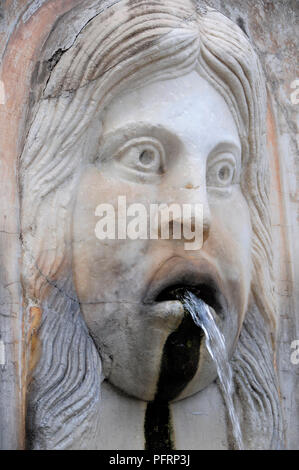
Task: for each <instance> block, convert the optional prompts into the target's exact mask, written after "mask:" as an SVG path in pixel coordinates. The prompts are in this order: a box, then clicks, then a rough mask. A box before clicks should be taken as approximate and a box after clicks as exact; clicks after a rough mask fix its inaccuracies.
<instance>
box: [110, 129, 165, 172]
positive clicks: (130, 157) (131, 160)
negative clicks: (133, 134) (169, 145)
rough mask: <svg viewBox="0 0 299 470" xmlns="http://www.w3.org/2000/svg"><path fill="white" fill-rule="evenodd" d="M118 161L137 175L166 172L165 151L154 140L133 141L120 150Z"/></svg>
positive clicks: (141, 139)
mask: <svg viewBox="0 0 299 470" xmlns="http://www.w3.org/2000/svg"><path fill="white" fill-rule="evenodd" d="M116 161H117V164H118V165H121V166H122V167H125V168H127V169H129V170H131V171H134V172H135V173H144V174H148V175H159V174H162V173H163V172H164V171H165V153H164V149H163V147H162V145H161V144H160V142H158V141H157V140H156V139H153V138H142V137H141V138H138V139H133V140H131V141H130V142H128V143H127V144H125V145H124V146H123V147H122V148H121V149H120V150H119V152H118V154H117V156H116Z"/></svg>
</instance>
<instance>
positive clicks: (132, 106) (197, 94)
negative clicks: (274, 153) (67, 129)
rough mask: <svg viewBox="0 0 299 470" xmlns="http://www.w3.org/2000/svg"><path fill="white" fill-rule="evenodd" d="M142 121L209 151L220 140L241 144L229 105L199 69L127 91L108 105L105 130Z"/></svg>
mask: <svg viewBox="0 0 299 470" xmlns="http://www.w3.org/2000/svg"><path fill="white" fill-rule="evenodd" d="M138 122H142V123H143V124H144V123H146V124H148V125H149V126H156V127H162V128H165V129H167V130H169V131H170V132H171V133H173V134H176V135H177V136H178V137H179V138H180V139H181V140H182V141H183V142H185V143H187V144H188V143H190V144H193V145H196V146H198V145H200V147H201V149H202V150H205V151H207V152H209V151H210V150H211V149H212V148H213V147H214V146H215V145H217V144H218V143H219V142H229V143H232V144H235V146H236V147H238V148H240V147H241V145H240V139H239V135H238V130H237V126H236V124H235V121H234V118H233V115H232V113H231V111H230V109H229V107H228V105H227V104H226V102H225V100H224V99H223V97H222V96H221V95H220V93H219V92H217V91H216V90H215V89H214V88H213V87H212V85H210V83H209V82H208V81H207V80H205V79H204V78H202V77H201V76H200V75H199V74H198V73H197V72H196V71H193V72H191V73H189V74H188V75H185V76H181V77H177V78H173V79H170V80H164V81H160V82H159V81H157V82H154V83H151V84H148V85H145V86H143V87H140V88H138V89H134V90H132V89H130V90H126V91H123V92H122V93H121V94H119V95H118V96H117V97H115V98H114V99H113V100H112V102H111V103H110V105H109V106H108V108H107V111H106V114H105V117H104V122H103V131H104V134H105V133H106V132H107V133H110V132H113V131H114V130H115V131H117V130H119V129H121V128H122V127H124V128H125V127H127V126H132V124H134V123H136V124H138Z"/></svg>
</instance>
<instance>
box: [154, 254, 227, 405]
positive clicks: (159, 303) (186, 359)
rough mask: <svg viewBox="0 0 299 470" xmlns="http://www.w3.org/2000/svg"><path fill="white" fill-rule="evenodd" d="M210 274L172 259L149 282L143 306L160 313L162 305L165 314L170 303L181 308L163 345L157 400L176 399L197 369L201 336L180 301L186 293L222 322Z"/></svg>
mask: <svg viewBox="0 0 299 470" xmlns="http://www.w3.org/2000/svg"><path fill="white" fill-rule="evenodd" d="M167 268H168V269H167ZM213 274H214V273H213V272H208V271H207V270H206V271H205V272H203V271H202V270H199V269H198V268H197V267H194V265H192V264H190V263H188V264H186V263H181V262H180V261H179V262H177V259H176V260H175V262H174V263H173V264H172V263H171V264H170V263H167V265H165V266H163V267H162V269H161V270H160V271H159V272H158V273H156V275H155V279H154V281H153V282H152V283H151V286H150V288H149V290H148V294H147V297H146V299H145V303H149V304H152V306H153V308H154V309H155V308H157V309H159V311H160V310H161V311H162V312H163V305H165V311H166V310H167V309H168V311H169V307H171V304H172V303H173V306H174V308H175V305H177V304H178V302H180V304H181V305H182V306H183V309H182V310H183V313H182V314H181V317H180V318H181V320H180V323H179V325H178V327H177V328H176V330H175V331H173V332H172V333H171V334H169V336H168V338H167V340H166V342H165V344H164V349H163V353H162V358H161V359H162V360H161V365H160V375H159V381H158V384H157V390H156V396H155V400H157V401H172V400H175V399H177V398H178V397H179V396H180V394H181V393H182V392H183V391H184V389H185V388H186V386H187V385H188V384H189V383H190V381H191V380H192V379H193V377H194V376H195V374H196V371H197V369H198V367H199V359H200V351H201V346H202V344H203V343H204V336H205V335H204V331H203V329H202V328H201V327H199V326H197V325H196V324H195V322H194V320H193V318H192V315H191V313H190V312H189V311H188V308H187V307H186V305H185V302H184V299H185V298H186V296H187V294H188V292H191V293H192V294H194V295H195V296H196V297H197V298H198V299H200V300H201V301H202V302H204V303H205V304H207V305H208V306H209V307H211V308H212V309H213V310H214V312H215V315H216V317H217V318H218V319H217V318H215V321H216V322H217V323H218V322H219V323H222V320H223V319H224V317H225V312H226V311H227V309H226V300H225V297H224V296H223V294H222V292H221V290H220V288H219V282H217V276H215V275H213ZM165 317H167V313H166V314H165Z"/></svg>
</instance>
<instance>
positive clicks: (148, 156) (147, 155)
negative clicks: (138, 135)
mask: <svg viewBox="0 0 299 470" xmlns="http://www.w3.org/2000/svg"><path fill="white" fill-rule="evenodd" d="M153 160H154V152H153V151H151V150H143V152H141V154H140V156H139V161H140V163H142V164H143V165H150V164H151V163H153Z"/></svg>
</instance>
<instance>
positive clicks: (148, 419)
mask: <svg viewBox="0 0 299 470" xmlns="http://www.w3.org/2000/svg"><path fill="white" fill-rule="evenodd" d="M177 298H178V297H177ZM203 336H204V333H203V331H202V330H201V329H200V328H198V327H197V326H196V325H195V324H194V322H193V320H192V318H191V315H190V314H189V312H188V311H185V314H184V318H183V320H182V322H181V324H180V325H179V327H178V328H177V330H176V331H174V332H173V333H171V334H170V335H169V337H168V339H167V341H166V343H165V345H164V349H163V355H162V361H161V370H160V376H159V381H158V386H157V391H156V395H155V398H154V400H153V401H152V402H150V403H148V405H147V409H146V414H145V423H144V433H145V449H146V450H171V449H175V447H174V438H173V436H172V425H171V420H170V412H169V402H171V401H172V400H174V399H175V398H177V397H178V396H179V395H180V393H181V392H182V391H183V390H184V389H185V387H186V386H187V385H188V383H189V382H190V381H191V380H192V379H193V377H194V375H195V373H196V371H197V367H198V362H199V351H200V343H201V340H202V338H203Z"/></svg>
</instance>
